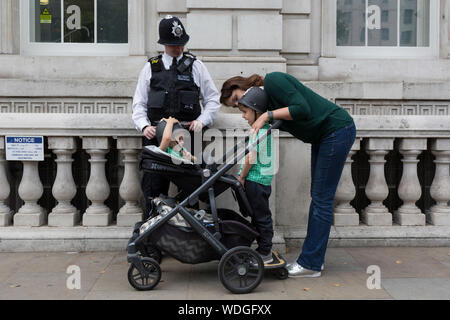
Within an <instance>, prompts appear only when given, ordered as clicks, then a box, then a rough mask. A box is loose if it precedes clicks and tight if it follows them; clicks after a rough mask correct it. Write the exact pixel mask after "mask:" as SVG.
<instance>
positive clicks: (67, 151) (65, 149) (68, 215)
mask: <svg viewBox="0 0 450 320" xmlns="http://www.w3.org/2000/svg"><path fill="white" fill-rule="evenodd" d="M48 148H49V149H51V150H53V153H54V154H56V156H57V159H56V160H55V161H56V163H57V172H56V179H55V182H54V183H53V188H52V193H53V197H55V199H56V201H57V202H58V204H57V205H56V207H54V208H53V210H52V212H51V213H50V214H49V215H48V225H49V226H52V227H73V226H75V225H77V224H78V222H79V219H80V213H79V211H78V210H77V208H75V207H74V206H73V205H72V204H71V203H70V201H71V200H72V199H73V198H74V197H75V195H76V193H77V187H76V185H75V182H74V180H73V176H72V162H73V159H72V154H73V153H74V152H75V151H76V142H75V138H73V137H49V138H48Z"/></svg>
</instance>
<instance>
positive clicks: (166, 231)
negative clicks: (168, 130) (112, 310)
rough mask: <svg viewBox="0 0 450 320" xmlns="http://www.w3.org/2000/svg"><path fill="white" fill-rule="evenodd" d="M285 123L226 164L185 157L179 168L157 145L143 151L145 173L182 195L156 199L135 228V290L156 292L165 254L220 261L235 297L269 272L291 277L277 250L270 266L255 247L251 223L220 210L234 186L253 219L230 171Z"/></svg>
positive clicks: (131, 249) (131, 276) (131, 275)
mask: <svg viewBox="0 0 450 320" xmlns="http://www.w3.org/2000/svg"><path fill="white" fill-rule="evenodd" d="M280 125H281V121H277V122H275V123H274V124H273V125H272V126H271V128H270V129H269V130H268V131H267V132H266V134H265V135H264V136H261V137H260V138H259V139H258V140H257V141H255V142H254V143H252V145H250V146H246V147H245V149H244V150H243V151H241V152H240V153H239V154H237V155H236V156H234V154H235V153H236V151H237V150H238V149H239V148H240V146H241V145H240V144H237V145H235V146H234V148H233V149H232V150H230V151H228V152H227V154H225V155H224V157H223V163H224V164H223V165H222V166H218V165H217V164H214V163H213V164H209V165H205V166H200V165H195V164H192V163H189V162H188V161H180V159H177V160H178V161H180V162H181V163H179V164H174V163H173V159H171V158H170V157H169V156H168V155H167V154H166V153H164V152H162V151H161V150H160V149H159V148H158V147H146V148H144V150H143V152H142V159H141V169H142V170H145V171H149V172H158V173H163V174H166V175H167V176H168V177H169V179H170V180H171V181H172V182H173V183H174V184H175V185H177V187H178V189H179V193H178V194H177V195H176V196H175V197H173V198H170V197H162V196H161V197H158V198H154V199H153V200H152V210H151V213H150V218H149V219H148V220H147V221H143V222H139V223H137V224H136V226H135V229H134V231H133V235H132V237H131V239H130V240H129V243H128V247H127V252H128V254H127V260H128V262H129V263H130V267H129V270H128V281H129V283H130V284H131V286H133V287H134V288H135V289H137V290H151V289H153V288H154V287H155V286H156V285H157V284H158V283H159V281H160V279H161V268H160V262H161V252H165V253H167V254H169V255H170V256H172V257H174V258H175V259H177V260H178V261H180V262H183V263H189V264H197V263H202V262H208V261H213V260H220V262H219V270H218V273H219V279H220V281H221V282H222V284H223V285H224V287H225V288H227V289H228V290H230V291H231V292H233V293H249V292H251V291H252V290H253V289H255V288H256V287H257V286H258V285H259V284H260V283H261V281H262V279H263V276H264V270H265V269H271V270H272V271H273V273H274V274H275V275H276V276H277V277H278V278H279V279H286V278H287V275H288V273H287V269H286V268H285V265H286V262H285V260H284V259H283V258H282V257H281V256H280V255H279V254H278V253H276V252H273V258H274V262H272V263H271V264H270V265H266V266H265V265H264V263H263V261H262V259H261V257H260V256H259V254H258V253H257V252H256V251H255V250H253V249H252V248H250V246H251V244H252V243H253V241H254V240H255V239H256V238H257V237H258V233H257V231H256V230H255V229H254V227H253V226H252V224H251V223H249V222H248V221H247V220H246V219H245V218H244V217H242V216H241V215H239V214H238V213H236V212H234V211H233V210H229V209H220V208H217V207H216V201H215V197H217V196H218V195H220V194H221V193H222V192H224V191H225V190H228V189H229V188H231V190H232V192H233V195H234V197H235V199H236V200H237V202H238V204H239V210H240V212H241V214H242V215H243V216H252V210H251V207H250V205H249V203H248V200H247V197H246V195H245V192H244V189H243V187H242V185H241V184H240V182H239V181H238V180H237V179H236V178H235V177H234V176H232V175H229V174H226V173H227V172H228V171H229V170H230V169H231V168H232V167H233V166H234V164H236V163H237V161H239V160H240V159H242V158H243V157H244V156H245V155H247V154H248V153H249V152H250V150H251V149H253V148H255V147H256V145H257V144H259V143H260V142H261V141H262V140H264V139H265V138H266V137H267V136H268V135H270V134H271V131H272V130H273V129H276V128H279V126H280ZM247 141H248V140H245V141H243V143H246V142H247ZM231 156H233V158H232V160H231V161H227V160H228V158H230V157H231ZM199 200H201V201H203V202H205V203H207V204H209V209H208V210H198V209H197V208H196V205H197V206H198V201H199Z"/></svg>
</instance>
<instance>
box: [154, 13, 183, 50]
mask: <svg viewBox="0 0 450 320" xmlns="http://www.w3.org/2000/svg"><path fill="white" fill-rule="evenodd" d="M188 41H189V35H188V34H187V33H186V29H184V26H183V24H182V23H181V21H180V19H178V18H177V17H173V16H170V15H168V16H166V17H165V18H164V19H162V20H161V22H160V23H159V40H158V43H159V44H162V45H167V46H184V45H185V44H186V43H187V42H188Z"/></svg>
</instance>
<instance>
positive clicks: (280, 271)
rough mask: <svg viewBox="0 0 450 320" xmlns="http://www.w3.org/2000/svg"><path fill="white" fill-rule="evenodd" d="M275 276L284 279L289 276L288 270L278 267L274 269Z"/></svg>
mask: <svg viewBox="0 0 450 320" xmlns="http://www.w3.org/2000/svg"><path fill="white" fill-rule="evenodd" d="M274 274H275V276H276V277H277V278H278V279H280V280H286V279H287V278H288V276H289V272H288V270H287V269H286V268H279V269H276V270H275V271H274Z"/></svg>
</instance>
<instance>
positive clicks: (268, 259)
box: [250, 251, 273, 267]
mask: <svg viewBox="0 0 450 320" xmlns="http://www.w3.org/2000/svg"><path fill="white" fill-rule="evenodd" d="M257 252H258V251H257ZM258 254H259V256H260V257H261V259H262V261H263V264H268V263H271V262H272V261H273V257H272V252H270V253H269V254H268V255H262V254H261V253H259V252H258ZM250 264H251V265H252V267H257V263H256V261H252V262H251V263H250Z"/></svg>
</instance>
